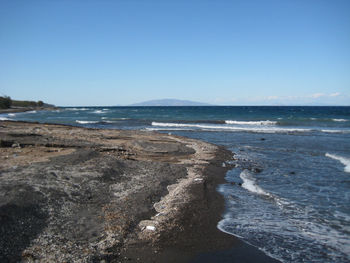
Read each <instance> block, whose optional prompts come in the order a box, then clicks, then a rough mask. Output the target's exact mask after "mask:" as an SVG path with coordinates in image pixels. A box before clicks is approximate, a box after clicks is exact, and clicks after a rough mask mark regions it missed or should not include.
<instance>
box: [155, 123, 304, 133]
mask: <svg viewBox="0 0 350 263" xmlns="http://www.w3.org/2000/svg"><path fill="white" fill-rule="evenodd" d="M152 126H158V127H187V128H197V129H208V130H229V131H250V132H257V133H281V132H282V133H283V132H309V131H311V129H301V128H281V127H237V126H228V125H210V124H189V123H166V122H152Z"/></svg>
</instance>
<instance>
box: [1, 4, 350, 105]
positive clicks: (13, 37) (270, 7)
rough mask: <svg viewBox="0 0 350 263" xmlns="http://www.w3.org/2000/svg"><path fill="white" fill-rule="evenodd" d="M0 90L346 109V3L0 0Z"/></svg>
mask: <svg viewBox="0 0 350 263" xmlns="http://www.w3.org/2000/svg"><path fill="white" fill-rule="evenodd" d="M0 92H1V93H2V94H6V95H9V96H11V97H12V98H15V99H33V100H44V101H45V102H49V103H53V104H56V105H62V106H65V105H117V104H121V105H126V104H130V103H134V102H139V101H143V100H150V99H161V98H177V99H188V100H195V101H202V102H208V103H213V104H228V105H242V104H249V105H251V104H256V105H261V104H271V105H274V104H291V105H295V104H343V105H350V1H348V0H345V1H338V0H329V1H324V0H293V1H288V0H271V1H270V0H264V1H262V0H257V1H248V0H243V1H235V0H231V1H220V0H212V1H206V0H202V1H199V0H198V1H194V0H184V1H180V0H176V1H175V0H174V1H166V0H163V1H161V0H160V1H147V0H143V1H133V0H125V1H118V0H114V1H112V0H111V1H103V0H95V1H89V0H84V1H83V0H82V1H75V0H66V1H65V0H60V1H54V0H44V1H36V0H31V1H28V0H23V1H17V0H9V1H4V0H0Z"/></svg>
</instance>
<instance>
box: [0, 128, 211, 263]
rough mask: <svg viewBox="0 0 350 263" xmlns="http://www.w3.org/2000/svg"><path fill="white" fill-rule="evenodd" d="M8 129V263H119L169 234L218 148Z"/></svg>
mask: <svg viewBox="0 0 350 263" xmlns="http://www.w3.org/2000/svg"><path fill="white" fill-rule="evenodd" d="M0 126H1V129H0V146H1V147H0V262H18V261H23V262H34V261H36V260H38V261H41V262H96V261H97V262H99V261H101V260H102V261H103V260H106V261H111V260H112V259H113V260H116V259H118V255H119V254H120V251H121V249H125V246H127V244H129V243H133V242H138V241H139V240H142V242H148V241H149V240H152V239H154V238H156V237H157V236H159V234H160V233H159V230H160V229H161V228H159V229H157V225H162V226H163V228H164V224H166V223H167V222H169V220H170V219H171V218H175V217H176V214H177V213H178V212H179V208H181V206H182V204H184V203H186V202H189V201H190V198H188V196H187V193H186V188H187V187H188V186H189V185H190V184H198V183H199V184H200V183H203V179H201V171H203V169H204V168H205V167H206V165H207V163H208V162H209V161H210V160H211V159H212V158H213V157H214V156H215V151H216V150H217V147H216V146H214V145H211V144H208V143H204V142H200V141H196V140H191V139H185V138H181V137H177V136H170V135H165V134H158V133H153V132H141V131H117V130H96V129H84V128H78V127H70V126H63V125H52V124H51V125H48V124H37V123H24V122H9V121H3V122H0ZM170 185H171V186H170ZM168 186H169V187H168ZM157 213H159V214H157ZM156 215H157V216H156ZM170 221H171V220H170Z"/></svg>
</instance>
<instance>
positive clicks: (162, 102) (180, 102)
mask: <svg viewBox="0 0 350 263" xmlns="http://www.w3.org/2000/svg"><path fill="white" fill-rule="evenodd" d="M129 106H211V105H210V104H208V103H202V102H196V101H190V100H175V99H162V100H148V101H143V102H140V103H135V104H131V105H129Z"/></svg>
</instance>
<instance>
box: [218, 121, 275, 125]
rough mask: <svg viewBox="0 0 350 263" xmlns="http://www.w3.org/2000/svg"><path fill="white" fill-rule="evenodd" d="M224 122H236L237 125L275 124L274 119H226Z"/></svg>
mask: <svg viewBox="0 0 350 263" xmlns="http://www.w3.org/2000/svg"><path fill="white" fill-rule="evenodd" d="M225 123H226V124H238V125H276V124H277V122H276V121H269V120H266V121H232V120H226V121H225Z"/></svg>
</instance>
